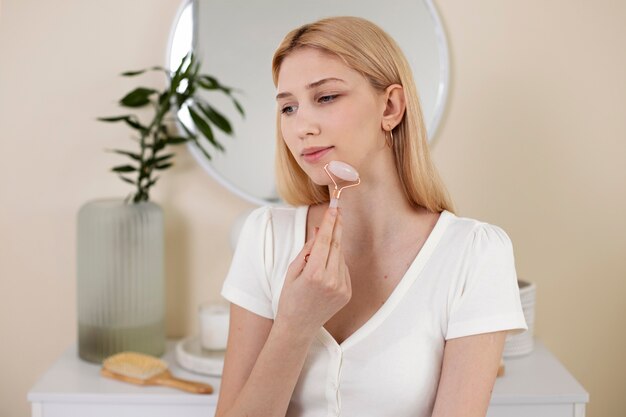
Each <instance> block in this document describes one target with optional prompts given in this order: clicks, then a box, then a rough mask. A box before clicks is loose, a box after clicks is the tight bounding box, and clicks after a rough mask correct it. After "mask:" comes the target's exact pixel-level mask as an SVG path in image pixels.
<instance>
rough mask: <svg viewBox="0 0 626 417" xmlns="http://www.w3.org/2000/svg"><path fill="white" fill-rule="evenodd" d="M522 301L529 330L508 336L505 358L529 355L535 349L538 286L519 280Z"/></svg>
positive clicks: (503, 354)
mask: <svg viewBox="0 0 626 417" xmlns="http://www.w3.org/2000/svg"><path fill="white" fill-rule="evenodd" d="M517 284H518V286H519V293H520V299H521V301H522V310H523V311H524V318H525V319H526V324H527V325H528V330H527V331H525V332H523V333H521V334H517V335H510V334H509V335H508V336H507V338H506V342H505V344H504V352H503V353H502V356H504V357H505V358H511V357H517V356H524V355H528V354H529V353H531V352H532V351H533V348H534V337H533V333H534V332H533V330H534V327H535V300H536V293H537V286H536V285H535V284H534V283H530V282H526V281H522V280H518V281H517Z"/></svg>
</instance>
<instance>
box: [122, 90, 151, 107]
mask: <svg viewBox="0 0 626 417" xmlns="http://www.w3.org/2000/svg"><path fill="white" fill-rule="evenodd" d="M154 93H157V91H156V90H154V89H152V88H145V87H138V88H135V89H134V90H133V91H131V92H130V93H128V94H126V95H125V96H124V97H123V98H122V99H121V100H120V104H121V105H122V106H125V107H142V106H145V105H146V104H148V103H150V96H151V95H152V94H154Z"/></svg>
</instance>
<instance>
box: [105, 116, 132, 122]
mask: <svg viewBox="0 0 626 417" xmlns="http://www.w3.org/2000/svg"><path fill="white" fill-rule="evenodd" d="M130 116H131V115H130V114H127V115H125V116H113V117H98V120H100V121H101V122H119V121H121V120H126V119H127V118H128V117H130Z"/></svg>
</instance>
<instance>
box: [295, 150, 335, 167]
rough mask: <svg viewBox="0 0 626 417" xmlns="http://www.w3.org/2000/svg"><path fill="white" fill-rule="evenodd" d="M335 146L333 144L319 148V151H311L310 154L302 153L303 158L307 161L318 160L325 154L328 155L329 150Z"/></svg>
mask: <svg viewBox="0 0 626 417" xmlns="http://www.w3.org/2000/svg"><path fill="white" fill-rule="evenodd" d="M333 148H334V146H331V147H329V148H326V149H321V150H319V151H317V152H313V153H310V154H308V155H302V158H304V160H305V161H307V162H310V163H312V162H317V161H319V160H320V159H321V158H322V157H323V156H324V155H326V154H327V153H328V152H330V151H331V150H332V149H333Z"/></svg>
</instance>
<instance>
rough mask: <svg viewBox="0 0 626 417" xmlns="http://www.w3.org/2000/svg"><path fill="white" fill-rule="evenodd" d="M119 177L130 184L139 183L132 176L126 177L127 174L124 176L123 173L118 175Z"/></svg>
mask: <svg viewBox="0 0 626 417" xmlns="http://www.w3.org/2000/svg"><path fill="white" fill-rule="evenodd" d="M118 177H120V179H121V180H122V181H125V182H127V183H129V184H133V185H136V184H137V183H136V182H135V181H133V180H131V179H130V178H126V177H125V176H123V175H118Z"/></svg>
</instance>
